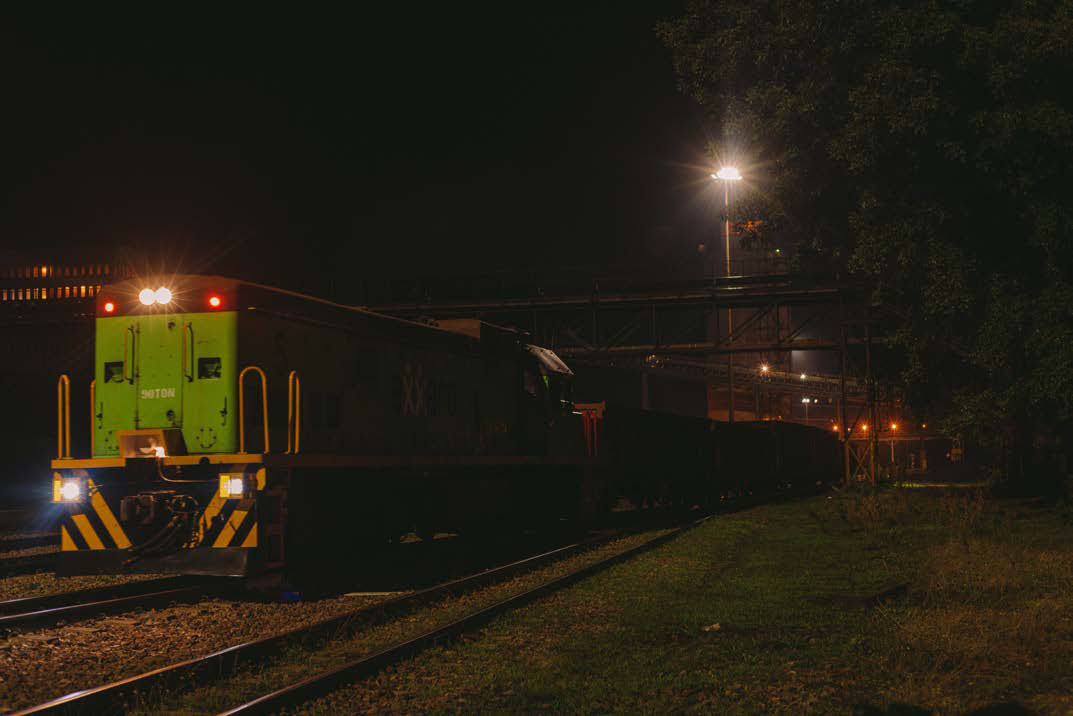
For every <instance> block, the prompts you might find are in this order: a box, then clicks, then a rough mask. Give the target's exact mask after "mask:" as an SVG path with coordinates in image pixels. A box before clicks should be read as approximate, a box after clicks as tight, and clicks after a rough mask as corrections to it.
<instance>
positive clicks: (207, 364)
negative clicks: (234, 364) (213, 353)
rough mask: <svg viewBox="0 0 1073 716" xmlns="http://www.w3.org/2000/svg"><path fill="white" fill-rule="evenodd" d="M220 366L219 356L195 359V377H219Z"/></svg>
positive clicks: (202, 378) (201, 378)
mask: <svg viewBox="0 0 1073 716" xmlns="http://www.w3.org/2000/svg"><path fill="white" fill-rule="evenodd" d="M221 368H222V365H221V361H220V358H219V357H206V358H198V359H197V377H198V380H204V379H209V378H219V377H220V370H221Z"/></svg>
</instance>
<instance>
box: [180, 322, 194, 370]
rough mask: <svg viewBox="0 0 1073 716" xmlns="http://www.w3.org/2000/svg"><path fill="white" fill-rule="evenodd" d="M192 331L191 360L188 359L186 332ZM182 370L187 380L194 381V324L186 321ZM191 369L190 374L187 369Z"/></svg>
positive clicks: (184, 325)
mask: <svg viewBox="0 0 1073 716" xmlns="http://www.w3.org/2000/svg"><path fill="white" fill-rule="evenodd" d="M187 331H190V360H189V362H188V361H187V360H186V345H187V344H186V332H187ZM182 354H183V357H182V371H183V377H184V378H186V382H188V383H193V382H194V324H193V323H190V322H189V321H186V322H184V323H183V339H182ZM188 368H189V369H190V373H189V375H188V374H187V372H186V371H187V369H188Z"/></svg>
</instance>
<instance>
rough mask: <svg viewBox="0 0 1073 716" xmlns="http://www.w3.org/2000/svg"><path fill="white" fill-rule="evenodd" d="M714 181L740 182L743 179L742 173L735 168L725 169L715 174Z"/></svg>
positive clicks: (713, 175)
mask: <svg viewBox="0 0 1073 716" xmlns="http://www.w3.org/2000/svg"><path fill="white" fill-rule="evenodd" d="M712 179H722V180H723V181H738V180H740V179H741V172H739V171H738V170H737V169H736V168H735V167H723V168H722V169H720V170H719V171H717V172H716V173H715V174H712Z"/></svg>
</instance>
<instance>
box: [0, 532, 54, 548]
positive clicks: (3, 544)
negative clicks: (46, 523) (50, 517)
mask: <svg viewBox="0 0 1073 716" xmlns="http://www.w3.org/2000/svg"><path fill="white" fill-rule="evenodd" d="M59 543H60V534H59V532H52V533H49V534H43V535H31V536H28V537H10V538H7V539H0V551H3V552H8V551H12V550H16V549H26V548H27V547H46V546H49V545H59Z"/></svg>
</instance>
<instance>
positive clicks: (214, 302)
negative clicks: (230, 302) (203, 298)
mask: <svg viewBox="0 0 1073 716" xmlns="http://www.w3.org/2000/svg"><path fill="white" fill-rule="evenodd" d="M221 303H223V301H221V300H220V297H219V296H209V305H210V306H212V307H213V308H219V307H220V304H221Z"/></svg>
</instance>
